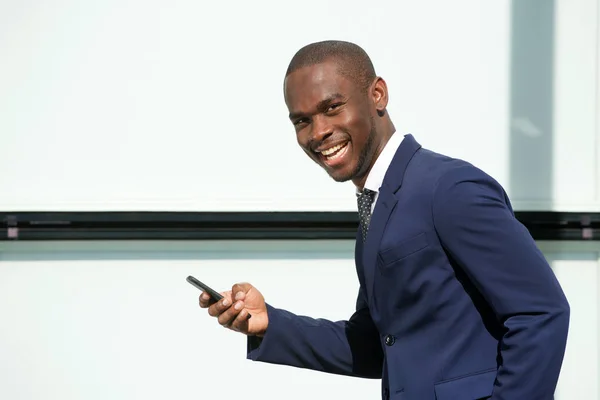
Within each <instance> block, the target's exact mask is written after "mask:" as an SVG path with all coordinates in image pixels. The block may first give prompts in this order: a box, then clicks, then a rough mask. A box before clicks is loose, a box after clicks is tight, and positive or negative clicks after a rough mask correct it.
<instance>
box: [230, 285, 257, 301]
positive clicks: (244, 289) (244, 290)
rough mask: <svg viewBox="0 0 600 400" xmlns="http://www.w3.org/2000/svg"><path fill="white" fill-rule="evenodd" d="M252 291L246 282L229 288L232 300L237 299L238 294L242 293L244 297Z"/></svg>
mask: <svg viewBox="0 0 600 400" xmlns="http://www.w3.org/2000/svg"><path fill="white" fill-rule="evenodd" d="M251 289H252V285H251V284H249V283H247V282H241V283H236V284H235V285H233V286H232V287H231V295H232V296H233V298H234V299H237V298H238V293H240V292H241V293H243V294H244V297H245V296H246V294H247V293H248V292H249V291H250V290H251Z"/></svg>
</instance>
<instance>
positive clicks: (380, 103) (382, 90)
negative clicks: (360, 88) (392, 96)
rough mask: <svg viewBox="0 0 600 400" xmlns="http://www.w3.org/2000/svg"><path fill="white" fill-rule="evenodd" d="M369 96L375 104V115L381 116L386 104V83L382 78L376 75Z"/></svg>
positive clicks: (383, 113)
mask: <svg viewBox="0 0 600 400" xmlns="http://www.w3.org/2000/svg"><path fill="white" fill-rule="evenodd" d="M371 96H372V99H373V104H375V109H376V110H377V115H379V116H380V117H383V116H384V115H385V108H386V107H387V104H388V90H387V84H386V83H385V80H384V79H383V78H381V77H377V79H375V81H374V82H373V85H372V89H371Z"/></svg>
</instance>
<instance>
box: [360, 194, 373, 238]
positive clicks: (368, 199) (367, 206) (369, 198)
mask: <svg viewBox="0 0 600 400" xmlns="http://www.w3.org/2000/svg"><path fill="white" fill-rule="evenodd" d="M375 193H376V192H374V191H372V190H369V189H363V191H362V192H360V194H357V195H358V199H357V203H358V217H359V218H360V226H361V229H362V237H363V243H364V242H365V240H367V232H368V231H369V223H370V222H371V205H372V204H373V200H374V199H375Z"/></svg>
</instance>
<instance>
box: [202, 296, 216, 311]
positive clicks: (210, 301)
mask: <svg viewBox="0 0 600 400" xmlns="http://www.w3.org/2000/svg"><path fill="white" fill-rule="evenodd" d="M214 302H215V301H214V300H213V299H212V298H211V297H210V295H209V294H208V293H206V292H202V294H201V295H200V307H201V308H208V307H209V306H210V305H212V304H214Z"/></svg>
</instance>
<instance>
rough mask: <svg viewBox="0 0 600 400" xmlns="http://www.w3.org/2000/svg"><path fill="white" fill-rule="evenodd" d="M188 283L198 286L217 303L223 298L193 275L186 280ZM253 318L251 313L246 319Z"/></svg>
mask: <svg viewBox="0 0 600 400" xmlns="http://www.w3.org/2000/svg"><path fill="white" fill-rule="evenodd" d="M186 281H188V282H189V283H191V284H192V285H194V286H196V287H197V288H198V289H200V290H202V291H203V292H206V293H208V294H209V295H210V297H211V299H212V300H213V301H214V302H215V303H216V302H217V301H219V300H221V299H222V298H223V296H221V294H220V293H219V292H217V291H216V290H214V289H213V288H211V287H210V286H208V285H206V284H204V283H202V282H200V281H199V280H198V279H196V278H194V277H193V276H191V275H190V276H188V277H187V278H186ZM251 317H252V315H250V313H248V317H246V319H250V318H251Z"/></svg>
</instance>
